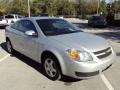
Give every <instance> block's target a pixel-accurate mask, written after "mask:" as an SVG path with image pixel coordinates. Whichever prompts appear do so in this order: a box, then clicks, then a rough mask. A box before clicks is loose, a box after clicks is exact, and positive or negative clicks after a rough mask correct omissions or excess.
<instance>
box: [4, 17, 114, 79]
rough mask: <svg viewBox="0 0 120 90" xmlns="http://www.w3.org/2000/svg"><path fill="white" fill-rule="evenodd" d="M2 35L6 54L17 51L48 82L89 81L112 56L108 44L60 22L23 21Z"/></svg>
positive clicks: (32, 18) (57, 20)
mask: <svg viewBox="0 0 120 90" xmlns="http://www.w3.org/2000/svg"><path fill="white" fill-rule="evenodd" d="M5 32H6V44H7V49H8V52H9V53H10V54H14V52H15V51H18V52H20V53H22V54H24V55H25V56H27V57H29V58H31V59H33V60H35V61H36V62H38V63H41V65H42V67H43V70H44V72H45V75H46V76H47V77H48V78H49V79H51V80H58V79H60V78H61V77H62V76H63V75H66V76H70V77H73V78H77V79H87V78H90V77H93V76H95V75H98V74H99V73H101V72H102V71H104V70H106V68H108V67H110V66H111V65H112V64H113V63H114V60H115V56H116V55H115V52H114V51H113V48H112V47H111V45H110V44H109V42H108V41H106V40H105V39H103V38H102V37H99V36H96V35H92V34H89V33H85V32H82V31H81V30H80V29H79V28H78V27H76V26H74V25H73V24H71V23H69V22H67V21H66V20H64V19H60V18H55V17H31V18H24V19H21V20H19V21H17V22H16V23H14V24H12V25H10V26H8V27H7V28H6V30H5Z"/></svg>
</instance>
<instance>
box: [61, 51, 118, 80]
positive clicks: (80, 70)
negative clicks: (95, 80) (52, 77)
mask: <svg viewBox="0 0 120 90" xmlns="http://www.w3.org/2000/svg"><path fill="white" fill-rule="evenodd" d="M115 56H116V55H115V53H114V52H113V53H112V54H111V55H110V56H108V57H106V58H104V59H103V60H100V59H98V58H96V57H95V58H94V59H98V62H95V61H91V62H77V61H73V60H71V61H69V62H65V65H66V66H65V69H66V70H65V71H64V72H63V74H64V75H67V76H70V77H73V78H77V79H87V78H91V77H93V76H95V75H98V74H99V73H101V72H102V71H104V70H106V68H108V67H110V66H111V65H112V64H113V63H114V61H115ZM66 61H67V60H66Z"/></svg>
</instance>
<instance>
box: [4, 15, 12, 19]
mask: <svg viewBox="0 0 120 90" xmlns="http://www.w3.org/2000/svg"><path fill="white" fill-rule="evenodd" d="M5 18H7V19H12V18H14V16H13V15H6V16H5Z"/></svg>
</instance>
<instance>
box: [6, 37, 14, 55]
mask: <svg viewBox="0 0 120 90" xmlns="http://www.w3.org/2000/svg"><path fill="white" fill-rule="evenodd" d="M6 46H7V51H8V53H9V54H12V55H13V54H14V52H15V50H14V49H13V47H12V44H11V42H10V40H9V39H8V40H6Z"/></svg>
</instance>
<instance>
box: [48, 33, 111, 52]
mask: <svg viewBox="0 0 120 90" xmlns="http://www.w3.org/2000/svg"><path fill="white" fill-rule="evenodd" d="M49 39H51V40H52V41H53V42H55V43H56V42H57V43H58V44H59V46H62V47H66V49H70V48H71V49H72V48H76V49H79V50H86V51H89V52H95V51H99V50H103V49H106V48H108V47H110V45H109V43H108V42H107V41H106V40H105V39H104V38H102V37H99V36H97V35H93V34H89V33H85V32H79V33H71V34H64V35H56V36H50V37H49Z"/></svg>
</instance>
